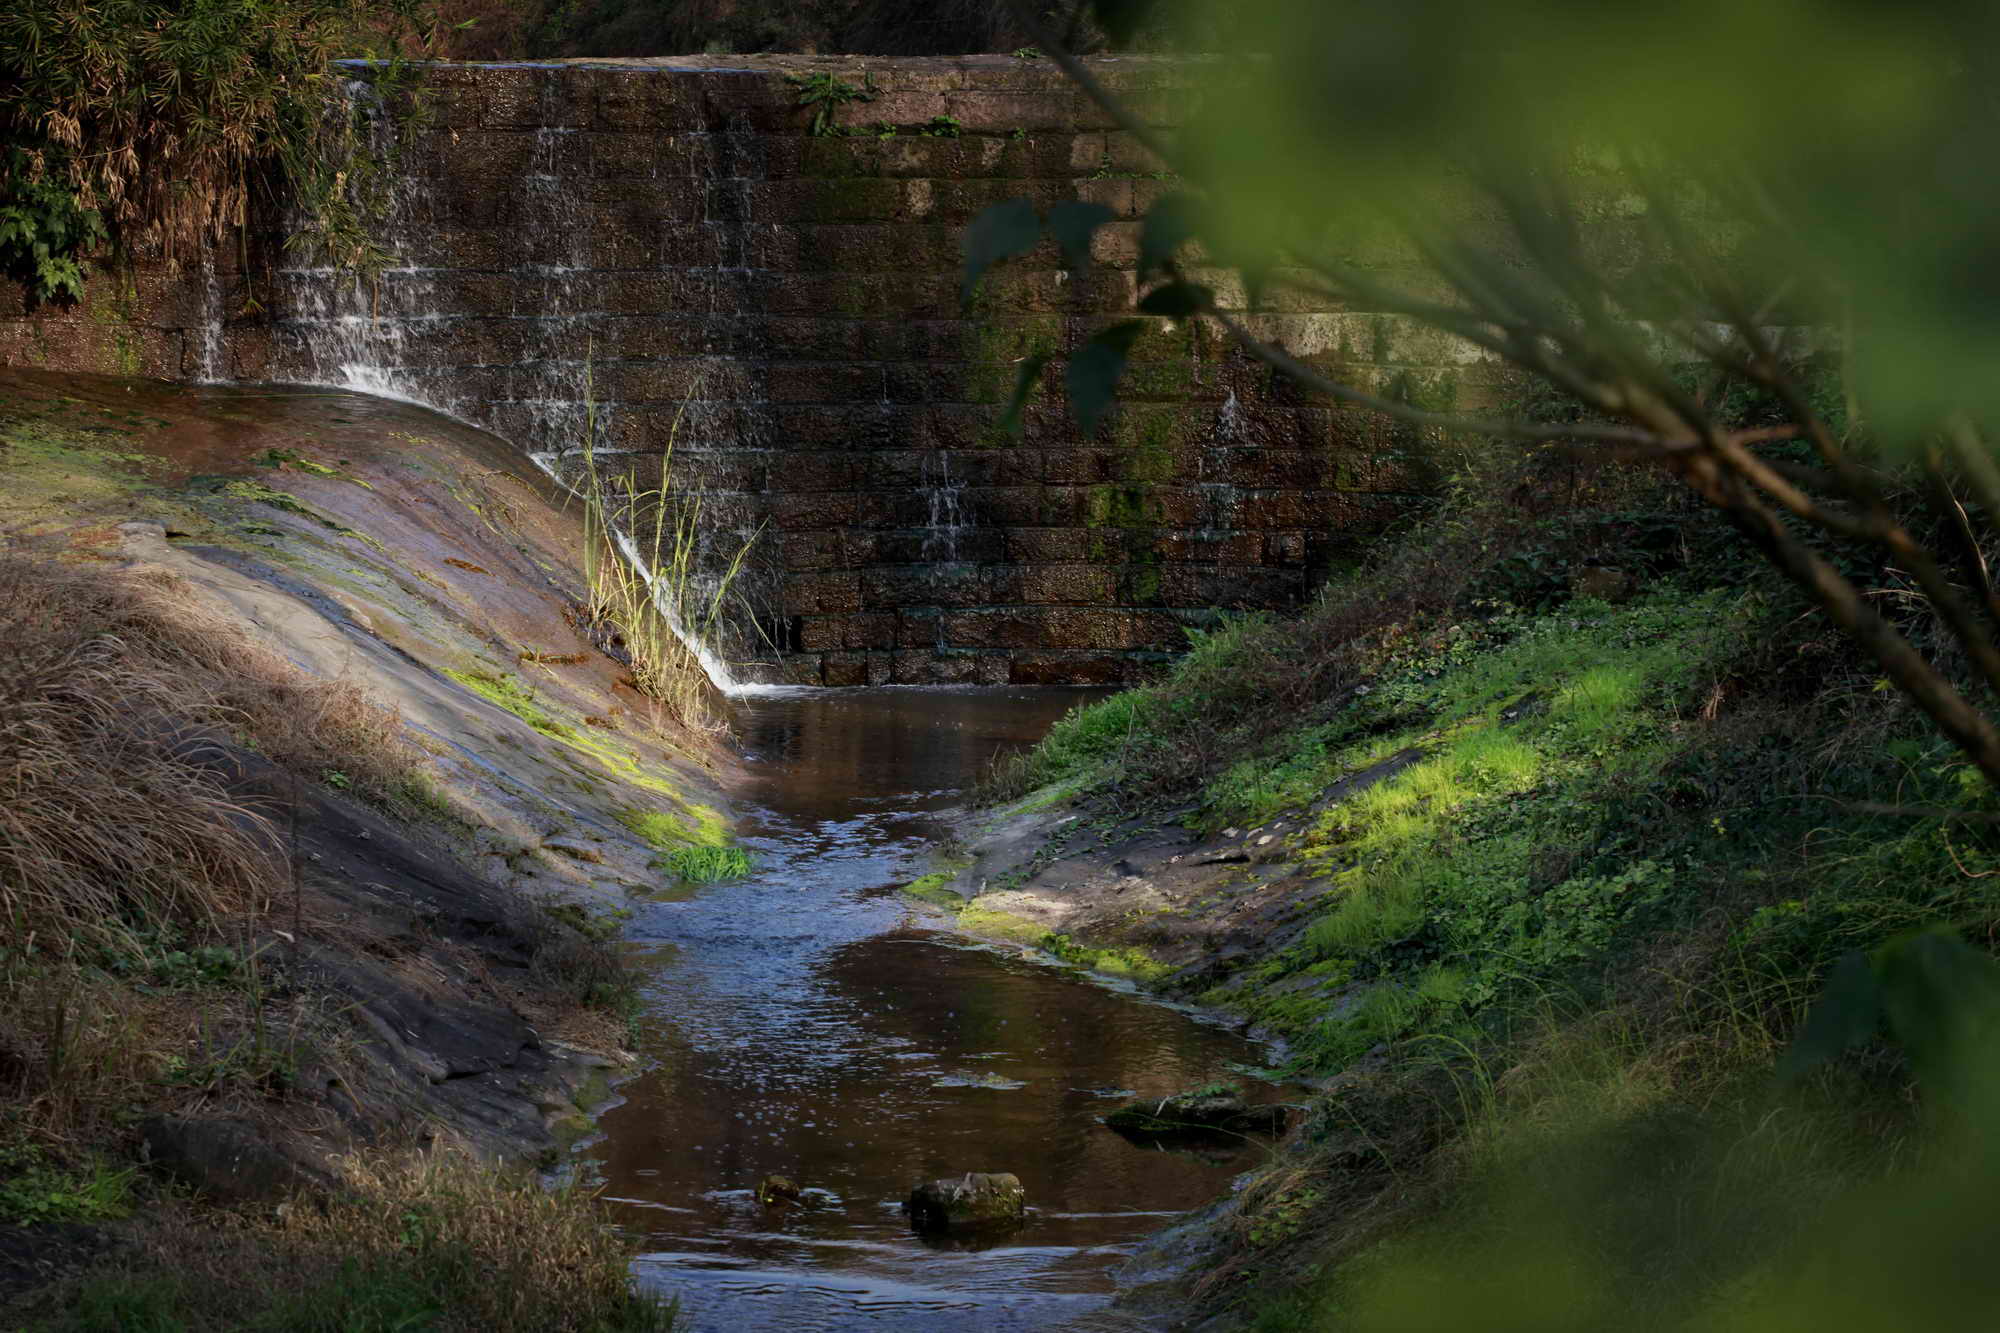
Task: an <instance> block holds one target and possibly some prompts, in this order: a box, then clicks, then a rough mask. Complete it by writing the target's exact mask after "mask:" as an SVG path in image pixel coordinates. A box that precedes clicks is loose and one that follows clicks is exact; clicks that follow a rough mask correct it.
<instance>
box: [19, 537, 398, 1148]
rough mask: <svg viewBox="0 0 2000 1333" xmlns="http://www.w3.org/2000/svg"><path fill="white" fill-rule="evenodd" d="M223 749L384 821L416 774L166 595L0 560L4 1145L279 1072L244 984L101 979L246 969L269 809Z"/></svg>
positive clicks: (120, 576) (159, 584) (108, 1125)
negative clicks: (159, 968) (235, 772)
mask: <svg viewBox="0 0 2000 1333" xmlns="http://www.w3.org/2000/svg"><path fill="white" fill-rule="evenodd" d="M221 740H232V741H235V742H237V743H239V744H242V745H245V746H249V747H254V748H256V749H258V750H261V751H263V752H264V753H265V754H266V755H268V756H270V757H271V758H272V759H273V760H275V761H276V762H278V763H279V764H281V765H283V766H284V767H286V768H289V769H291V770H292V771H293V772H295V773H299V774H302V775H305V776H309V777H315V778H317V777H320V776H322V775H323V774H324V773H326V772H328V771H330V770H338V771H339V772H341V773H343V774H345V775H347V782H348V785H349V786H350V788H351V789H355V790H358V791H359V792H360V793H362V794H365V795H371V796H375V797H377V798H378V799H383V800H387V799H389V798H393V797H394V796H395V794H397V793H399V792H402V791H404V790H406V789H407V788H408V787H409V786H410V784H412V783H413V782H414V781H415V780H417V778H418V775H420V774H421V773H422V772H423V768H422V763H423V758H422V755H421V753H420V752H419V751H417V750H416V749H415V748H414V747H412V746H410V745H409V744H408V742H407V741H406V740H405V739H404V737H403V735H402V728H401V723H400V721H399V720H398V719H397V718H396V716H395V715H394V714H392V713H389V712H387V711H385V710H383V709H381V708H379V707H377V706H375V705H374V704H372V703H371V702H370V701H369V700H368V699H367V698H366V696H365V695H364V694H363V693H362V692H361V690H360V689H359V688H358V687H356V686H355V685H354V684H352V683H351V682H345V681H321V680H316V679H314V678H312V677H310V676H307V675H306V674H305V673H303V672H302V671H300V670H299V669H298V668H296V667H294V666H292V665H291V664H290V663H289V662H287V661H286V660H285V659H284V658H283V657H281V656H280V655H279V654H278V653H277V652H275V651H274V650H272V649H269V648H267V647H265V646H264V645H262V644H260V643H258V642H256V641H255V640H253V639H251V638H250V637H249V636H248V635H246V634H245V633H244V632H243V631H242V630H240V629H238V628H237V627H235V626H234V625H232V624H230V623H229V622H228V621H226V620H225V619H223V618H222V617H221V616H220V615H219V614H217V613H215V612H213V611H211V610H209V609H208V608H207V607H205V606H204V605H203V604H202V603H201V602H200V601H198V600H197V598H196V596H195V594H194V592H193V591H192V589H190V588H189V587H188V585H187V584H186V583H185V582H183V581H182V580H180V579H178V578H177V577H175V576H173V575H171V574H168V573H165V572H163V571H157V570H152V571H148V570H145V569H121V568H114V567H110V566H106V565H101V564H96V565H93V564H72V563H67V562H63V561H59V560H54V559H48V558H35V557H31V556H28V555H24V554H21V553H14V552H4V551H0V913H4V916H0V1096H4V1097H5V1098H6V1102H7V1105H8V1108H9V1111H10V1115H9V1117H8V1119H9V1121H10V1123H11V1124H12V1126H13V1127H14V1129H15V1130H17V1131H19V1132H23V1133H26V1134H28V1135H30V1136H32V1137H35V1138H38V1139H41V1140H44V1141H47V1142H52V1143H77V1142H88V1141H91V1140H94V1139H99V1138H103V1137H105V1136H107V1135H113V1134H115V1132H116V1128H117V1121H118V1118H119V1116H120V1115H121V1114H122V1113H123V1112H124V1111H126V1110H129V1109H130V1108H132V1107H134V1106H138V1105H144V1104H149V1103H153V1102H157V1101H159V1100H161V1099H162V1098H163V1097H169V1098H170V1097H173V1096H178V1095H180V1094H183V1093H185V1094H190V1095H195V1094H200V1093H201V1091H202V1086H201V1080H200V1071H201V1069H202V1067H203V1065H204V1064H205V1063H206V1064H209V1065H214V1066H216V1067H217V1068H218V1069H223V1068H227V1069H228V1070H229V1071H230V1072H231V1073H232V1075H248V1076H254V1075H255V1074H256V1073H257V1071H256V1070H254V1069H250V1068H248V1066H247V1065H245V1057H244V1056H243V1055H242V1054H241V1052H242V1051H246V1050H247V1051H251V1052H253V1053H258V1054H259V1055H260V1058H262V1057H265V1056H268V1057H269V1058H268V1059H266V1060H264V1063H266V1064H268V1065H270V1066H272V1067H273V1068H276V1067H277V1066H278V1065H279V1064H282V1063H283V1061H284V1060H285V1059H286V1058H288V1056H287V1054H286V1052H287V1051H288V1050H289V1049H290V1048H291V1047H293V1046H295V1045H296V1044H297V1038H298V1030H297V1029H298V1023H296V1022H294V1021H292V1018H291V1017H287V1016H285V1015H282V1014H279V1013H277V1012H275V1011H272V1010H267V1008H266V998H267V997H265V996H264V994H263V990H262V987H261V986H260V985H259V984H257V981H256V978H255V976H254V971H255V965H254V963H252V964H246V965H244V974H238V975H235V976H233V977H232V978H231V981H230V985H229V986H228V987H223V988H216V987H208V988H206V989H205V990H204V991H203V992H202V993H201V994H200V998H199V1000H198V1001H197V1000H196V999H193V998H190V997H189V995H187V994H184V993H183V994H176V993H171V991H170V990H169V992H165V993H163V992H160V991H158V990H154V992H153V993H150V994H149V993H146V992H145V991H140V990H135V989H134V988H133V987H132V986H131V985H129V984H128V982H127V981H125V980H121V979H119V978H118V977H117V976H115V975H113V974H112V972H108V971H107V970H106V969H107V968H112V969H114V970H115V969H116V968H118V967H129V966H137V967H139V968H141V970H142V971H143V969H144V967H145V966H146V963H145V959H146V958H147V957H149V956H152V955H158V954H160V953H162V952H167V951H171V950H175V949H187V950H192V949H196V948H198V947H200V946H214V947H216V948H219V949H224V950H227V951H229V952H230V953H232V954H233V955H235V956H237V957H242V956H243V955H246V954H248V953H249V952H250V951H251V950H250V941H251V939H252V936H253V935H254V933H255V922H256V921H257V920H258V919H259V918H260V917H261V916H262V915H263V913H264V911H265V909H266V908H267V906H268V904H269V901H270V899H271V896H272V894H273V892H274V891H275V890H276V889H277V887H278V885H279V884H280V883H281V882H282V880H283V877H284V874H285V865H284V860H283V857H282V856H281V855H280V848H279V845H278V839H277V837H276V836H275V830H274V828H273V826H272V821H271V819H270V818H269V813H270V812H268V811H262V810H258V809H254V808H251V806H250V805H248V804H246V803H245V801H243V800H241V799H239V798H238V797H237V796H236V795H235V794H233V793H232V791H231V789H230V786H229V778H228V776H227V773H226V772H225V769H224V766H222V765H220V764H218V763H216V762H215V758H216V751H215V748H214V743H215V742H217V741H221ZM167 940H170V941H171V943H163V942H162V941H167ZM186 956H187V955H186V954H185V953H182V954H181V955H180V957H182V958H183V959H185V958H186ZM246 974H247V975H246ZM294 1017H295V1016H294ZM176 1061H178V1062H179V1064H178V1065H176V1063H175V1062H176ZM176 1069H179V1070H180V1071H181V1072H182V1073H185V1074H187V1075H188V1078H186V1079H184V1080H182V1081H181V1082H179V1083H173V1082H172V1081H171V1079H170V1078H169V1076H171V1075H173V1074H174V1073H175V1071H176ZM163 1079H168V1082H166V1083H163ZM236 1081H241V1080H240V1079H238V1080H236Z"/></svg>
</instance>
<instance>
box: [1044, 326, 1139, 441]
mask: <svg viewBox="0 0 2000 1333" xmlns="http://www.w3.org/2000/svg"><path fill="white" fill-rule="evenodd" d="M1145 331H1146V325H1145V323H1144V322H1143V321H1141V320H1136V319H1128V320H1126V321H1125V322H1124V323H1122V324H1114V325H1112V326H1111V327H1110V328H1108V329H1106V330H1104V331H1103V332H1102V333H1100V334H1098V335H1097V336H1096V337H1095V338H1092V339H1091V340H1090V341H1089V342H1087V343H1085V344H1084V345H1083V346H1082V347H1081V348H1080V349H1079V350H1078V351H1077V353H1076V355H1075V356H1072V357H1071V358H1070V359H1069V370H1068V372H1067V374H1066V375H1065V377H1064V387H1065V388H1067V389H1068V390H1069V410H1070V411H1071V412H1072V413H1073V414H1075V416H1076V424H1077V425H1078V426H1080V427H1082V428H1083V433H1084V434H1085V435H1094V434H1096V433H1097V423H1098V422H1100V421H1102V420H1103V419H1104V414H1105V412H1107V411H1108V410H1110V407H1111V400H1112V397H1113V395H1114V394H1115V392H1116V390H1117V388H1118V377H1119V376H1120V375H1123V374H1124V373H1125V358H1126V357H1128V356H1130V355H1131V354H1132V343H1133V341H1134V340H1135V339H1137V338H1138V336H1139V335H1140V334H1141V333H1144V332H1145Z"/></svg>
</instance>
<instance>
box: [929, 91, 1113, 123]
mask: <svg viewBox="0 0 2000 1333" xmlns="http://www.w3.org/2000/svg"><path fill="white" fill-rule="evenodd" d="M944 111H945V114H948V115H950V116H952V117H954V118H955V119H956V120H958V121H959V123H960V124H961V125H963V126H964V127H965V129H967V130H972V131H986V132H989V133H1000V134H1009V133H1012V132H1013V131H1014V130H1017V129H1021V130H1027V131H1028V132H1030V133H1033V132H1034V131H1036V130H1099V129H1108V128H1110V127H1111V125H1112V123H1113V122H1112V120H1111V118H1110V116H1109V115H1108V114H1107V113H1106V112H1105V110H1104V109H1103V108H1102V107H1100V106H1098V105H1097V104H1096V103H1095V102H1093V101H1091V100H1090V98H1089V97H1087V96H1085V95H1084V94H1083V93H1080V92H1077V91H1076V90H1074V89H1051V90H1046V91H1039V92H985V91H966V92H958V93H950V94H947V95H946V97H945V108H944Z"/></svg>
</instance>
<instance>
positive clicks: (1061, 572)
mask: <svg viewBox="0 0 2000 1333" xmlns="http://www.w3.org/2000/svg"><path fill="white" fill-rule="evenodd" d="M1019 586H1020V593H1019V596H1020V599H1021V600H1022V601H1023V602H1026V603H1028V604H1030V605H1036V604H1051V605H1064V606H1109V605H1111V604H1112V603H1113V602H1114V601H1116V600H1117V599H1116V596H1115V592H1116V587H1117V584H1116V580H1115V578H1114V577H1113V574H1112V572H1111V571H1110V570H1109V569H1106V568H1104V567H1103V566H1102V565H1086V564H1076V565H1028V566H1025V567H1023V568H1022V570H1021V572H1020V585H1019Z"/></svg>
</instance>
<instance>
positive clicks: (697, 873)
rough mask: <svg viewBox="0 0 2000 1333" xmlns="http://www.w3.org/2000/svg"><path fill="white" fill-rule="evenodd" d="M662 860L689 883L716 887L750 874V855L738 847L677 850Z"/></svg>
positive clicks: (684, 848)
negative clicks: (723, 882) (714, 885)
mask: <svg viewBox="0 0 2000 1333" xmlns="http://www.w3.org/2000/svg"><path fill="white" fill-rule="evenodd" d="M662 860H664V862H665V867H666V868H667V869H670V870H672V871H673V872H674V873H675V874H676V875H678V876H680V877H681V879H682V880H684V881H686V882H687V883H689V884H719V883H721V882H722V881H724V880H730V879H741V878H743V877H744V876H745V875H747V874H749V873H750V853H748V852H746V851H744V850H743V849H742V848H741V847H679V848H676V849H674V850H673V851H671V852H668V853H667V854H666V856H665V857H663V858H662Z"/></svg>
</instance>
